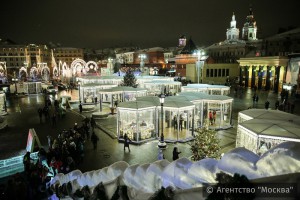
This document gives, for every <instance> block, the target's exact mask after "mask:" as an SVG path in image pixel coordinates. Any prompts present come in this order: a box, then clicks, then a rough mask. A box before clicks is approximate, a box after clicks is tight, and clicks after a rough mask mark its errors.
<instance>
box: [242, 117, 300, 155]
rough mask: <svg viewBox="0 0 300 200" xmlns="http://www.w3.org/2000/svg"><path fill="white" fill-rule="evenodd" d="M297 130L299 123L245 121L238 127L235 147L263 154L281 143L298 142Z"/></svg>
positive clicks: (259, 119)
mask: <svg viewBox="0 0 300 200" xmlns="http://www.w3.org/2000/svg"><path fill="white" fill-rule="evenodd" d="M298 118H299V117H298ZM299 130H300V124H299V121H298V122H296V121H291V120H278V119H277V120H275V119H261V118H257V119H251V120H247V121H244V122H242V123H240V124H239V125H238V128H237V137H236V147H245V148H246V149H249V150H250V151H253V152H254V153H257V154H263V153H264V152H266V151H268V150H269V149H271V148H273V147H274V146H276V145H278V144H280V143H282V142H286V141H293V142H300V132H299Z"/></svg>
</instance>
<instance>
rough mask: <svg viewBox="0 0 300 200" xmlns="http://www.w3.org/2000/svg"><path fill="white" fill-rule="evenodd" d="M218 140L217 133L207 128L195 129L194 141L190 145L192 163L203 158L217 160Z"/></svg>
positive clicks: (218, 152) (218, 155)
mask: <svg viewBox="0 0 300 200" xmlns="http://www.w3.org/2000/svg"><path fill="white" fill-rule="evenodd" d="M219 142H220V140H219V139H218V138H217V132H216V131H215V130H212V129H209V128H208V126H206V125H205V126H203V127H202V128H197V129H196V130H195V140H194V141H193V142H192V144H191V151H192V153H193V155H192V159H193V160H194V161H198V160H201V159H203V158H216V159H219V158H220V156H221V154H220V149H221V147H220V145H219Z"/></svg>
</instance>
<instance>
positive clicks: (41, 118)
mask: <svg viewBox="0 0 300 200" xmlns="http://www.w3.org/2000/svg"><path fill="white" fill-rule="evenodd" d="M38 113H39V118H40V123H43V109H42V108H39V109H38Z"/></svg>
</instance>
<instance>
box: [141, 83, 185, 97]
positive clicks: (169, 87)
mask: <svg viewBox="0 0 300 200" xmlns="http://www.w3.org/2000/svg"><path fill="white" fill-rule="evenodd" d="M140 87H142V88H146V89H148V90H149V94H150V95H159V94H161V93H165V94H171V95H174V94H177V93H178V92H181V82H176V81H164V80H152V81H148V82H144V83H143V84H141V85H140Z"/></svg>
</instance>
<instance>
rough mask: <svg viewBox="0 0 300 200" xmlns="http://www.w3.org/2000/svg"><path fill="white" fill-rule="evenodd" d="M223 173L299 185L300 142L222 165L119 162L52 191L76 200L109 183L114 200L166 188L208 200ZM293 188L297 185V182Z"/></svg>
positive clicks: (60, 182)
mask: <svg viewBox="0 0 300 200" xmlns="http://www.w3.org/2000/svg"><path fill="white" fill-rule="evenodd" d="M287 163H288V164H287ZM219 172H224V173H227V174H230V175H233V174H234V173H238V174H243V175H245V176H246V177H247V178H248V179H250V180H251V181H252V182H255V181H258V182H260V183H270V178H272V177H274V176H279V175H282V176H283V175H289V176H288V177H290V178H291V177H298V180H299V172H300V143H295V142H284V143H282V144H280V145H278V146H276V147H274V148H272V149H271V150H269V151H268V152H266V153H265V154H263V155H262V156H258V155H257V154H255V153H253V152H251V151H249V150H247V149H245V148H242V147H241V148H236V149H233V150H232V151H230V152H228V153H225V154H224V156H223V157H222V158H221V159H220V160H215V159H210V158H207V159H203V160H200V161H197V162H193V161H190V160H188V159H187V158H180V159H178V160H176V161H173V162H171V163H170V162H168V161H167V160H160V161H156V162H154V163H149V164H135V165H131V166H130V165H128V164H127V163H126V162H124V161H119V162H116V163H114V164H112V165H111V166H109V167H105V168H103V169H99V170H95V171H90V172H85V173H81V172H80V171H78V170H76V171H73V172H70V173H69V174H65V175H64V174H57V175H56V176H55V177H54V178H53V179H52V180H51V181H50V189H52V191H53V192H54V194H53V196H52V197H51V199H58V197H57V196H59V198H60V199H70V197H74V196H76V191H82V190H84V187H88V188H89V190H90V194H92V193H95V187H97V186H98V185H99V183H103V185H104V190H105V193H106V194H107V196H108V197H109V199H110V198H111V197H112V196H113V194H114V192H115V191H116V190H117V186H118V185H126V186H127V194H128V197H129V199H130V200H144V199H145V200H146V199H149V197H150V196H151V195H152V194H153V193H154V192H155V191H157V190H158V189H159V188H160V186H164V187H165V188H172V193H173V196H174V198H173V199H180V200H190V199H201V200H202V199H206V197H205V196H204V194H203V193H202V192H203V188H202V186H203V185H210V184H215V183H216V181H215V178H216V175H217V173H219ZM282 176H280V177H282ZM264 179H265V181H263V180H264ZM271 183H272V182H271ZM275 183H276V182H275ZM279 183H285V182H279ZM291 183H296V182H295V180H294V181H293V182H291ZM65 185H67V186H69V187H67V191H68V192H67V194H64V192H63V191H64V186H65ZM96 192H97V191H96ZM298 193H299V192H298Z"/></svg>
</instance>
